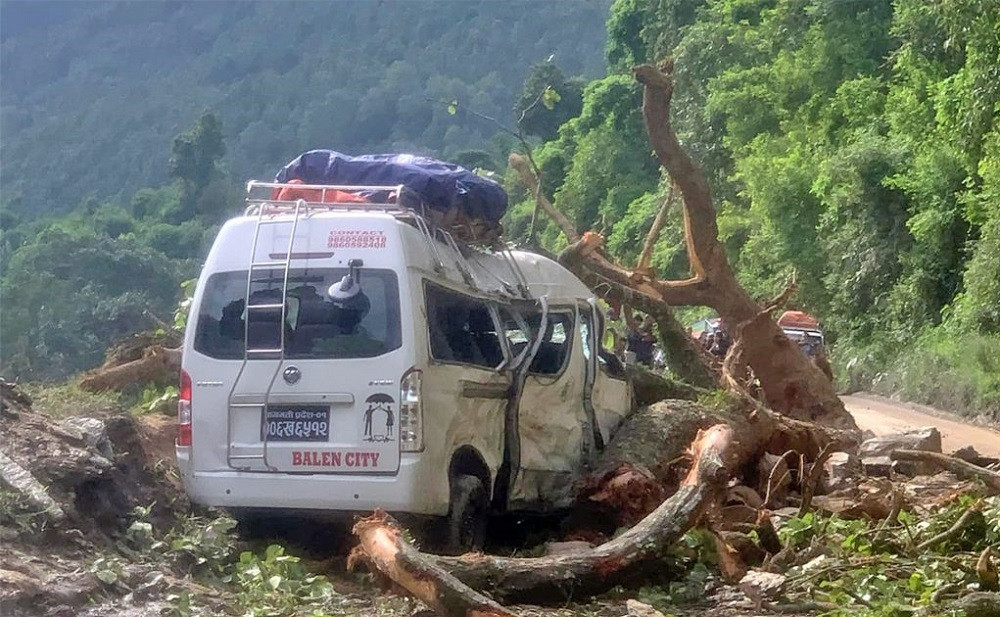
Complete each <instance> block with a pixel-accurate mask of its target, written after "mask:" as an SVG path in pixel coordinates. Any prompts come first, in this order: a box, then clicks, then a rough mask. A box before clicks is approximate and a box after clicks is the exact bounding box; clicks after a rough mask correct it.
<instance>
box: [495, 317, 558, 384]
mask: <svg viewBox="0 0 1000 617" xmlns="http://www.w3.org/2000/svg"><path fill="white" fill-rule="evenodd" d="M501 315H504V318H503V319H504V332H505V334H506V335H507V340H508V341H509V342H510V348H511V353H512V354H513V356H514V357H515V358H516V357H517V356H518V355H520V354H521V352H522V351H523V350H524V349H525V348H526V347H527V346H529V345H530V344H531V342H532V341H534V339H535V336H536V334H537V332H538V326H539V323H540V322H541V318H542V315H541V313H530V314H524V315H523V320H521V321H518V320H516V319H515V318H514V317H513V316H512V315H510V314H508V313H504V312H501ZM525 327H527V332H526V331H525ZM571 332H573V315H572V314H571V313H561V312H550V313H549V315H548V327H547V328H545V337H544V338H543V339H542V342H541V344H540V345H539V347H538V352H537V353H536V354H535V359H534V360H532V362H531V367H530V368H529V369H528V372H530V373H536V374H540V375H557V374H559V373H561V372H562V370H563V366H565V364H566V361H567V360H568V359H569V352H570V348H571V338H572V337H571V336H570V333H571Z"/></svg>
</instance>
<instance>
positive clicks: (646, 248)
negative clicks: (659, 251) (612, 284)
mask: <svg viewBox="0 0 1000 617" xmlns="http://www.w3.org/2000/svg"><path fill="white" fill-rule="evenodd" d="M673 202H674V185H673V183H671V184H670V189H669V192H668V193H667V197H666V199H664V200H663V204H662V205H661V206H660V210H659V211H658V212H657V213H656V218H654V219H653V226H652V227H650V228H649V233H647V234H646V240H645V241H644V242H643V243H642V253H641V254H640V255H639V261H637V262H636V265H635V269H636V270H638V271H640V272H645V271H648V270H649V262H650V261H651V260H652V258H653V247H655V246H656V243H657V241H659V239H660V231H661V230H662V229H663V225H664V224H665V223H666V222H667V212H668V211H669V210H670V206H671V205H672V204H673Z"/></svg>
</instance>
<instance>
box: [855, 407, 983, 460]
mask: <svg viewBox="0 0 1000 617" xmlns="http://www.w3.org/2000/svg"><path fill="white" fill-rule="evenodd" d="M840 399H841V400H842V401H844V405H845V406H846V407H847V410H848V411H849V412H851V415H853V416H854V420H855V421H856V422H857V423H858V426H859V427H861V430H869V431H872V432H873V433H875V434H876V435H885V434H887V433H899V432H901V431H905V430H908V429H913V428H920V427H922V426H936V427H937V429H938V430H939V431H941V444H942V450H944V451H945V452H946V453H950V452H954V451H955V450H957V449H959V448H964V447H965V446H972V447H973V448H975V449H976V450H977V451H978V452H979V453H980V454H982V455H983V456H990V457H997V458H1000V432H998V431H994V430H991V429H988V428H985V427H981V426H973V425H971V424H965V423H964V422H962V421H961V420H959V419H958V418H957V417H956V416H952V415H951V414H948V413H946V412H941V411H937V410H933V409H930V408H928V407H923V406H921V405H913V404H909V403H899V402H896V401H893V400H890V399H887V398H884V397H881V396H876V395H874V394H867V393H858V394H853V395H850V396H842V397H840Z"/></svg>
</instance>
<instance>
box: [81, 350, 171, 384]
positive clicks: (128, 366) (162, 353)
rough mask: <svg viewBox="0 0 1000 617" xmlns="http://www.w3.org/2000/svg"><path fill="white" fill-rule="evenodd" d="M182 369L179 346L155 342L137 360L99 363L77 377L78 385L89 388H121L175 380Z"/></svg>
mask: <svg viewBox="0 0 1000 617" xmlns="http://www.w3.org/2000/svg"><path fill="white" fill-rule="evenodd" d="M180 370H181V350H180V348H176V349H170V348H166V347H162V346H160V345H154V346H152V347H149V348H147V349H146V350H145V351H144V352H143V356H142V357H141V358H139V359H138V360H132V361H131V362H126V363H125V364H119V365H117V366H102V367H101V368H98V369H94V370H93V371H90V372H89V373H86V374H84V375H83V376H82V377H80V387H81V388H83V389H84V390H87V391H89V392H103V391H105V390H121V389H123V388H125V387H126V386H129V385H131V384H135V383H144V382H153V381H174V382H176V380H177V375H178V374H179V373H180Z"/></svg>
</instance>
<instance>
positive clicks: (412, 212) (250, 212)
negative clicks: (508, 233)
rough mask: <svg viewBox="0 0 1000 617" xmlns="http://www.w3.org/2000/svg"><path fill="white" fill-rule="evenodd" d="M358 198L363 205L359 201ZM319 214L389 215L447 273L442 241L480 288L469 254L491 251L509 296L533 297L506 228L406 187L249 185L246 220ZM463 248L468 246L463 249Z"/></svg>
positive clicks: (470, 281)
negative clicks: (437, 205) (505, 273)
mask: <svg viewBox="0 0 1000 617" xmlns="http://www.w3.org/2000/svg"><path fill="white" fill-rule="evenodd" d="M286 190H287V194H286V195H285V196H282V195H281V193H282V192H285V191H286ZM278 197H284V198H283V199H278ZM288 197H292V198H291V199H289V198H288ZM358 197H361V198H363V199H357V198H358ZM316 211H327V212H329V211H344V212H384V213H386V214H391V215H393V216H395V217H396V218H398V219H400V220H403V221H406V222H408V223H410V224H412V225H413V226H414V227H416V228H417V229H418V230H419V231H420V233H421V235H423V237H424V239H425V241H426V242H427V244H428V247H429V248H430V251H431V254H432V255H433V256H434V261H435V267H436V269H438V270H439V271H443V269H444V262H443V260H442V255H441V247H440V246H439V241H440V243H443V244H444V246H445V247H446V248H447V249H448V250H449V251H450V252H452V253H454V255H455V265H456V267H457V268H458V271H459V272H460V273H461V275H462V278H463V279H464V280H465V282H466V283H468V284H469V285H471V286H473V287H477V288H478V287H479V286H478V285H477V284H476V281H475V277H474V276H473V274H472V267H471V265H470V264H469V262H468V260H467V259H466V253H467V252H468V251H469V250H475V249H479V250H482V249H487V250H489V251H491V252H493V253H496V254H499V255H500V256H501V257H502V258H503V260H504V261H505V262H506V263H507V266H508V268H509V269H510V270H511V274H512V275H513V277H514V281H515V282H514V284H513V285H511V284H510V283H509V282H503V285H504V287H505V288H506V289H507V290H508V293H513V292H514V290H515V289H516V290H517V291H518V292H519V293H520V295H521V296H523V297H525V298H527V297H530V292H529V291H528V285H527V279H526V278H525V276H524V273H523V272H522V271H521V267H520V266H519V265H518V263H517V262H516V260H515V259H514V256H513V255H512V254H511V252H510V249H509V248H508V247H507V246H506V245H505V244H503V242H502V241H501V232H502V231H503V228H502V227H501V226H500V224H499V223H488V222H483V221H469V220H467V219H465V217H462V216H461V215H459V213H458V212H457V209H455V208H453V209H452V210H450V211H448V212H442V211H440V210H437V209H433V208H430V207H429V206H428V205H427V204H426V203H425V202H424V201H423V200H422V199H421V198H420V196H419V195H418V194H417V193H416V192H415V191H413V190H412V189H410V188H407V187H406V186H404V185H402V184H398V185H394V186H356V185H331V184H301V183H295V182H260V181H258V180H250V181H249V182H247V197H246V209H245V211H244V215H246V216H256V217H258V219H259V218H262V217H263V216H267V215H275V214H292V215H295V217H296V218H298V217H300V216H308V215H309V214H310V213H311V212H316ZM460 243H461V244H462V245H465V246H464V247H462V246H460ZM463 248H464V250H463Z"/></svg>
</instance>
